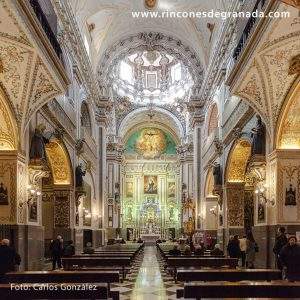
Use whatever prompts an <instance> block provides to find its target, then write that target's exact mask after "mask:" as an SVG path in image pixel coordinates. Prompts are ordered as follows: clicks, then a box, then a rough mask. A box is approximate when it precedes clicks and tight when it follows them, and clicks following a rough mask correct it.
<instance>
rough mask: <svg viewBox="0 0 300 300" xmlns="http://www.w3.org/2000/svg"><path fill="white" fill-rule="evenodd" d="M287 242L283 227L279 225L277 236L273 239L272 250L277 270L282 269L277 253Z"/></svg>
mask: <svg viewBox="0 0 300 300" xmlns="http://www.w3.org/2000/svg"><path fill="white" fill-rule="evenodd" d="M287 243H288V239H287V237H286V234H285V228H284V227H280V228H279V229H278V236H277V237H276V239H275V244H274V247H273V252H274V254H275V259H276V266H277V268H278V269H279V270H282V265H281V260H280V259H279V253H280V251H281V249H282V248H283V247H284V246H285V245H286V244H287Z"/></svg>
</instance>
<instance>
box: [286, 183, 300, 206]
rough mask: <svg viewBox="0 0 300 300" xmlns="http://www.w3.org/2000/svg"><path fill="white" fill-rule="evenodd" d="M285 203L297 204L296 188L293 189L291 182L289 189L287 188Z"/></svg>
mask: <svg viewBox="0 0 300 300" xmlns="http://www.w3.org/2000/svg"><path fill="white" fill-rule="evenodd" d="M285 205H297V201H296V189H293V185H292V184H290V188H289V190H288V189H286V190H285Z"/></svg>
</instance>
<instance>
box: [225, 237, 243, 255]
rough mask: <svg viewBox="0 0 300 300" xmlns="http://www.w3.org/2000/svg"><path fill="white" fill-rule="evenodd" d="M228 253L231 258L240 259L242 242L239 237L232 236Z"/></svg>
mask: <svg viewBox="0 0 300 300" xmlns="http://www.w3.org/2000/svg"><path fill="white" fill-rule="evenodd" d="M227 252H228V255H229V257H230V258H240V256H241V249H240V241H239V236H238V235H235V236H231V237H230V238H229V242H228V245H227Z"/></svg>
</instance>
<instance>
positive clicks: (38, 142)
mask: <svg viewBox="0 0 300 300" xmlns="http://www.w3.org/2000/svg"><path fill="white" fill-rule="evenodd" d="M45 129H46V126H45V125H44V124H40V125H38V126H37V127H36V129H35V131H34V135H33V137H32V139H31V144H30V151H29V159H30V162H31V163H34V164H40V163H42V164H44V163H46V150H45V144H47V143H49V140H48V139H46V138H45V137H44V135H43V133H44V131H45Z"/></svg>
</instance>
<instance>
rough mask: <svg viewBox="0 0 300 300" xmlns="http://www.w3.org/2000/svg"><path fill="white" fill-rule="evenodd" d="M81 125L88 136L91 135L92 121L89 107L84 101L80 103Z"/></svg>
mask: <svg viewBox="0 0 300 300" xmlns="http://www.w3.org/2000/svg"><path fill="white" fill-rule="evenodd" d="M80 122H81V127H82V128H83V129H84V130H85V131H86V133H87V134H88V135H89V136H92V122H91V116H90V112H89V107H88V105H87V103H86V102H85V101H83V102H82V104H81V116H80Z"/></svg>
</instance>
